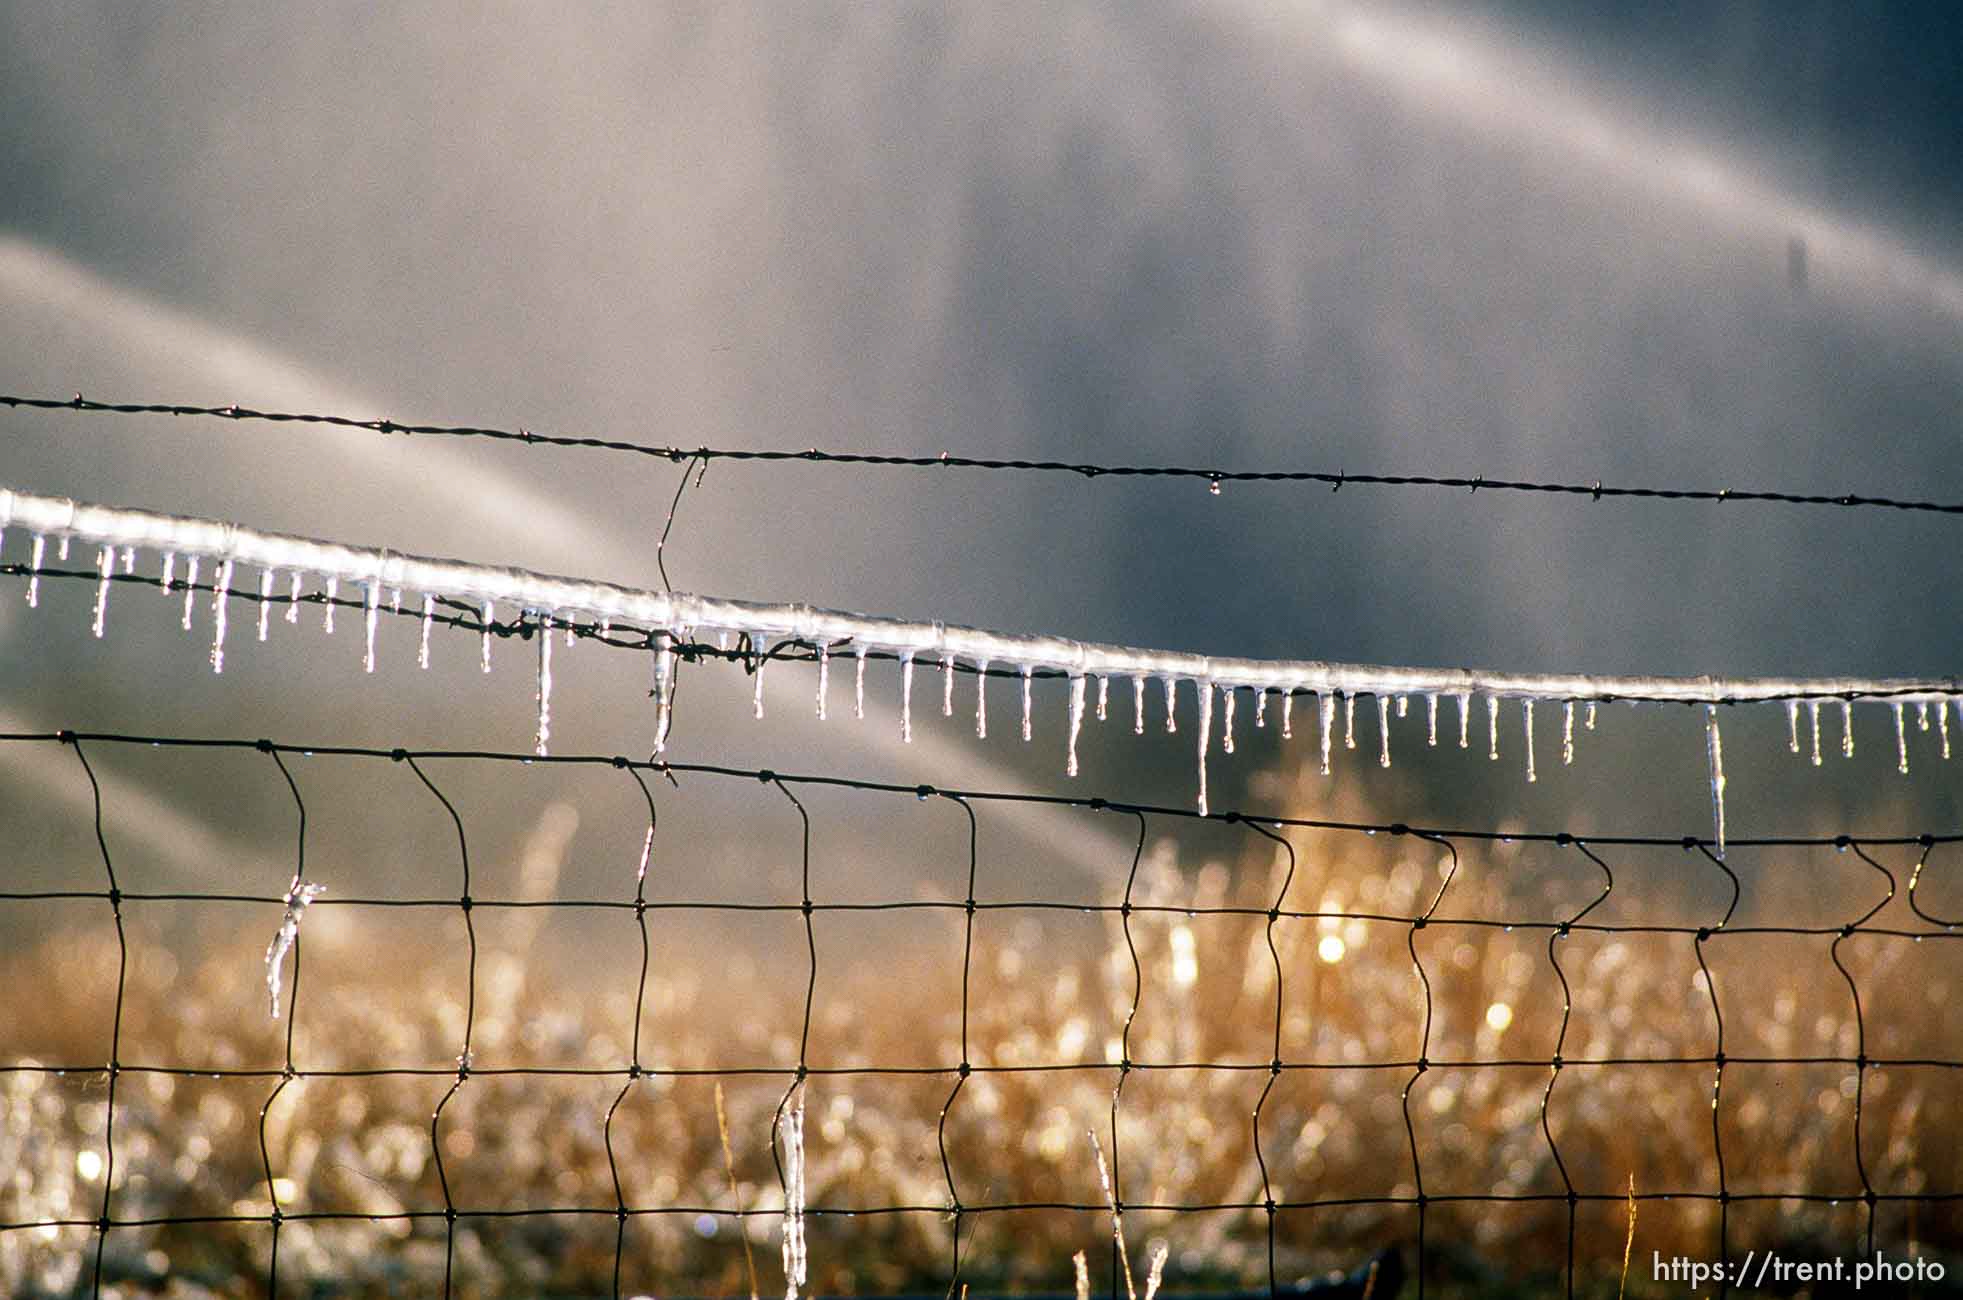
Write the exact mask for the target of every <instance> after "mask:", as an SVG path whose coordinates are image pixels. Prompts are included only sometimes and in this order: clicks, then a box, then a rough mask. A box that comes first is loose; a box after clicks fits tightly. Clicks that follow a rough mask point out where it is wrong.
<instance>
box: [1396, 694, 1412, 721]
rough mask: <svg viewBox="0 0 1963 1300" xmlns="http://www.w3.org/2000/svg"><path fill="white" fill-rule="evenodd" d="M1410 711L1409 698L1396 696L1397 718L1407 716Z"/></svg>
mask: <svg viewBox="0 0 1963 1300" xmlns="http://www.w3.org/2000/svg"><path fill="white" fill-rule="evenodd" d="M1410 711H1411V697H1410V696H1408V695H1400V696H1398V697H1397V716H1398V717H1400V718H1401V717H1403V716H1404V715H1405V714H1407V713H1409V712H1410Z"/></svg>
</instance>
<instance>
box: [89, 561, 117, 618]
mask: <svg viewBox="0 0 1963 1300" xmlns="http://www.w3.org/2000/svg"><path fill="white" fill-rule="evenodd" d="M95 571H96V579H95V620H94V622H93V623H91V624H90V630H91V631H92V632H94V633H95V634H96V636H98V637H100V636H101V635H102V624H103V620H104V619H105V618H106V617H107V616H108V614H109V579H110V578H111V577H112V576H114V574H115V572H116V548H115V547H113V546H104V547H100V548H98V549H97V550H96V553H95Z"/></svg>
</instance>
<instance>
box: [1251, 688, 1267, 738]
mask: <svg viewBox="0 0 1963 1300" xmlns="http://www.w3.org/2000/svg"><path fill="white" fill-rule="evenodd" d="M1267 725H1268V688H1267V687H1265V686H1263V687H1262V688H1261V689H1260V690H1258V691H1256V692H1254V728H1255V730H1257V731H1259V730H1260V729H1261V728H1263V727H1266V726H1267Z"/></svg>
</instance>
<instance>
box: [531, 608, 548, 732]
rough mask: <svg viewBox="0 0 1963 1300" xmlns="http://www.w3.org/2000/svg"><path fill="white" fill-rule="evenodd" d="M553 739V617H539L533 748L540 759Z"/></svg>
mask: <svg viewBox="0 0 1963 1300" xmlns="http://www.w3.org/2000/svg"><path fill="white" fill-rule="evenodd" d="M551 738H552V617H551V615H549V614H546V615H541V616H540V617H539V639H538V741H537V743H536V744H535V745H534V746H533V748H534V749H535V750H536V751H537V752H538V754H539V756H540V757H544V755H545V753H546V742H547V741H548V740H550V739H551Z"/></svg>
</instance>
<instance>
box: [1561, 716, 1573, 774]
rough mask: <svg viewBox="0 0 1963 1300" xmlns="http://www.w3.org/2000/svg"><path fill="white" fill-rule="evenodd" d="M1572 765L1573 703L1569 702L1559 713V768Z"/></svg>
mask: <svg viewBox="0 0 1963 1300" xmlns="http://www.w3.org/2000/svg"><path fill="white" fill-rule="evenodd" d="M1573 763H1574V701H1573V700H1569V701H1568V704H1567V707H1566V708H1565V709H1563V710H1562V711H1561V766H1562V767H1569V766H1572V765H1573Z"/></svg>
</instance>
